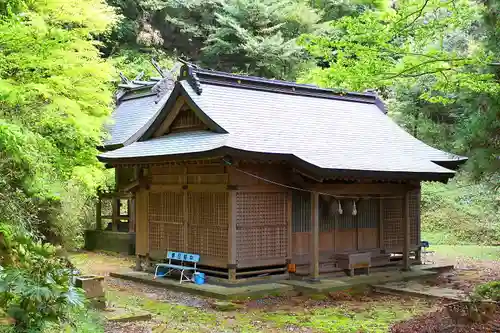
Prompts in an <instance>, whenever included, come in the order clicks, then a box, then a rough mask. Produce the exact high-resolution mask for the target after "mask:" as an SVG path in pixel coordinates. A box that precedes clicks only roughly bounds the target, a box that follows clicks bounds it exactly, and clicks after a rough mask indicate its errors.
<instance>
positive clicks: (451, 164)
mask: <svg viewBox="0 0 500 333" xmlns="http://www.w3.org/2000/svg"><path fill="white" fill-rule="evenodd" d="M468 160H469V158H468V157H463V156H460V158H457V159H453V160H446V161H432V162H433V163H436V164H437V165H439V166H441V167H443V168H446V169H450V170H457V169H458V168H459V167H460V166H461V165H463V164H464V163H465V162H467V161H468Z"/></svg>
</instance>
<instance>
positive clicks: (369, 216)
mask: <svg viewBox="0 0 500 333" xmlns="http://www.w3.org/2000/svg"><path fill="white" fill-rule="evenodd" d="M357 210H358V214H357V216H356V218H357V220H358V225H357V226H358V228H378V222H379V219H380V214H379V210H380V200H379V199H361V200H360V201H358V203H357Z"/></svg>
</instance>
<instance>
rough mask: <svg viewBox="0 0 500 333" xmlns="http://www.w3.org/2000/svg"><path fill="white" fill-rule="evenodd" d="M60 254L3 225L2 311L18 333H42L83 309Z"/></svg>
mask: <svg viewBox="0 0 500 333" xmlns="http://www.w3.org/2000/svg"><path fill="white" fill-rule="evenodd" d="M60 251H61V249H60V248H56V247H54V246H52V245H50V244H48V243H45V244H43V243H41V242H40V241H34V240H33V239H32V238H31V237H29V236H28V235H26V234H25V233H22V232H19V231H13V229H12V228H10V227H7V226H5V225H0V309H2V311H4V313H5V314H6V317H7V318H8V319H10V320H13V321H14V329H15V330H16V331H18V332H40V331H42V329H43V328H44V327H45V326H46V324H47V323H48V322H56V323H59V322H64V321H68V320H69V319H70V318H69V317H68V314H69V312H70V311H71V309H72V308H81V307H82V306H83V297H82V295H83V294H82V292H81V291H80V289H78V288H75V287H73V285H72V283H71V270H72V269H71V264H70V263H69V261H68V260H67V259H65V258H64V257H62V256H60V253H61V252H60Z"/></svg>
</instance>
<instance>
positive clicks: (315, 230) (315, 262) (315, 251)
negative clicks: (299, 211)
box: [310, 192, 319, 282]
mask: <svg viewBox="0 0 500 333" xmlns="http://www.w3.org/2000/svg"><path fill="white" fill-rule="evenodd" d="M311 237H312V242H311V254H312V257H311V260H312V262H311V265H310V269H311V281H314V282H316V281H319V193H318V192H311Z"/></svg>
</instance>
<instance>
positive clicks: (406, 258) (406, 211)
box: [403, 191, 410, 271]
mask: <svg viewBox="0 0 500 333" xmlns="http://www.w3.org/2000/svg"><path fill="white" fill-rule="evenodd" d="M403 240H404V244H403V269H404V270H405V271H409V270H410V191H406V192H405V195H404V200H403Z"/></svg>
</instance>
